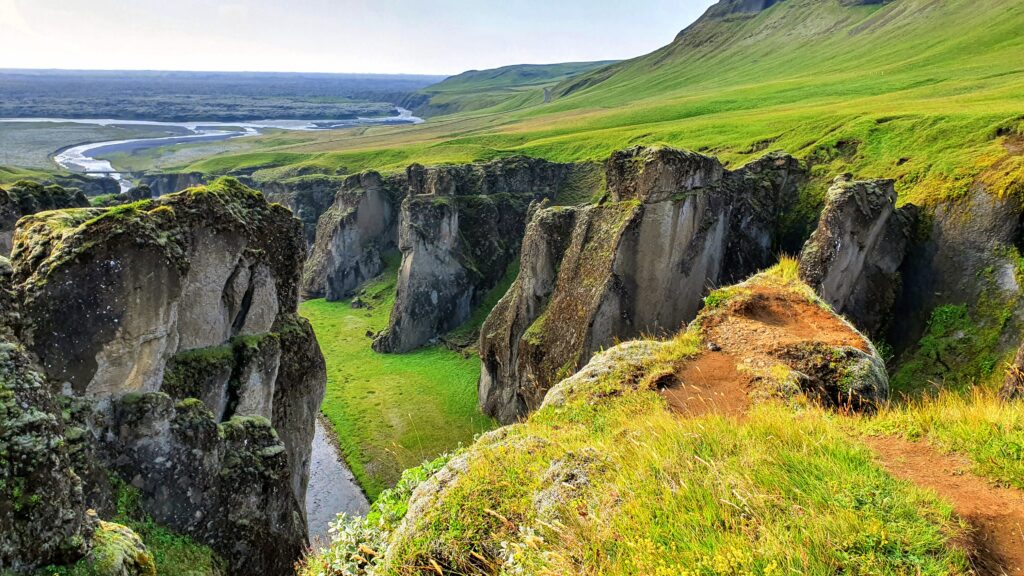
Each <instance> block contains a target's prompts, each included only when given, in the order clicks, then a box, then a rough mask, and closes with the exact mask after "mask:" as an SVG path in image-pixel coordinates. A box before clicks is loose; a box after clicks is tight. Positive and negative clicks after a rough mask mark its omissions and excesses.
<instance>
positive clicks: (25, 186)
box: [0, 181, 89, 256]
mask: <svg viewBox="0 0 1024 576" xmlns="http://www.w3.org/2000/svg"><path fill="white" fill-rule="evenodd" d="M88 205H89V199H88V198H86V197H85V194H82V193H81V192H79V191H78V190H68V189H65V188H62V187H61V186H58V185H56V184H51V185H49V186H43V185H42V184H37V183H35V182H27V181H22V182H16V183H15V184H14V185H12V186H10V187H8V189H7V190H4V189H3V188H0V256H7V255H8V254H10V253H11V247H12V245H13V237H14V225H15V224H16V223H17V222H18V219H19V218H21V217H22V216H26V215H28V214H35V213H36V212H42V211H44V210H58V209H61V208H80V207H83V206H88Z"/></svg>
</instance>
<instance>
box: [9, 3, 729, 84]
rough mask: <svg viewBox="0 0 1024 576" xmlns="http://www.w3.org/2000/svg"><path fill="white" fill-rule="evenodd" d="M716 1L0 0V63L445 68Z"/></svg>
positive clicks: (600, 39) (633, 32)
mask: <svg viewBox="0 0 1024 576" xmlns="http://www.w3.org/2000/svg"><path fill="white" fill-rule="evenodd" d="M713 3H714V0H220V1H213V0H0V68H68V69H104V70H106V69H113V70H204V71H205V70H210V71H233V70H245V71H274V72H357V73H385V74H401V73H408V74H439V75H449V74H456V73H459V72H463V71H465V70H471V69H485V68H495V67H498V66H504V65H509V64H523V63H529V64H545V63H555V62H575V61H589V60H614V59H623V58H630V57H633V56H639V55H641V54H646V53H647V52H650V51H652V50H654V49H656V48H658V47H660V46H664V45H665V44H667V43H669V42H670V41H671V40H672V38H673V37H674V36H675V35H676V33H678V32H679V31H680V30H682V29H683V28H685V27H686V26H687V25H688V24H689V23H691V22H692V21H693V20H695V19H696V18H697V17H699V16H700V15H701V14H702V13H703V12H704V10H706V9H707V7H708V6H710V5H711V4H713Z"/></svg>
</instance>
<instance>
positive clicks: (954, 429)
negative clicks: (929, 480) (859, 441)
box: [859, 389, 1024, 489]
mask: <svg viewBox="0 0 1024 576" xmlns="http://www.w3.org/2000/svg"><path fill="white" fill-rule="evenodd" d="M859 425H860V426H861V428H862V430H864V431H865V432H867V433H869V434H885V435H892V436H901V437H903V438H906V439H907V440H912V441H926V442H928V443H930V444H932V445H933V446H936V447H938V448H939V449H941V450H943V451H945V452H949V453H957V454H962V455H964V456H966V457H968V458H969V459H970V460H971V462H972V463H973V464H974V471H975V472H976V473H978V474H980V475H982V476H986V477H988V478H991V479H992V480H995V481H996V482H998V483H1000V484H1003V485H1007V486H1014V487H1016V488H1021V489H1024V402H1002V401H1001V400H1000V399H999V397H998V396H997V395H996V394H995V393H993V392H990V391H985V390H981V389H976V390H973V391H970V392H967V393H958V392H952V391H943V392H941V393H939V394H938V395H937V396H934V397H927V398H923V399H917V400H912V401H909V402H908V403H906V404H903V405H897V406H892V407H889V408H887V409H884V410H882V411H881V412H880V413H879V414H878V415H876V416H874V417H871V418H864V419H862V420H860V421H859Z"/></svg>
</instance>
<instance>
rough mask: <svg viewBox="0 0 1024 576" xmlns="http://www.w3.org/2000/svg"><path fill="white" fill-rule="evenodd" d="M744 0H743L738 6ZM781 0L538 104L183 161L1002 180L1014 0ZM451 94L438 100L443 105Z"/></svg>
mask: <svg viewBox="0 0 1024 576" xmlns="http://www.w3.org/2000/svg"><path fill="white" fill-rule="evenodd" d="M755 4H756V2H755ZM848 4H849V2H848V1H847V0H785V1H781V2H778V3H776V4H775V5H773V6H771V7H770V8H768V9H766V10H764V11H761V12H756V13H742V12H741V13H734V12H730V13H727V14H725V15H718V16H716V15H714V10H713V11H712V13H711V14H709V15H706V16H705V17H704V18H702V19H701V20H699V21H698V22H696V23H695V24H693V25H692V26H690V27H689V28H688V29H687V30H685V31H684V32H683V33H681V34H680V35H679V36H678V37H677V38H676V39H675V40H674V41H672V42H671V43H670V44H669V45H667V46H665V47H664V48H662V49H660V50H658V51H655V52H653V53H651V54H648V55H645V56H641V57H639V58H635V59H632V60H628V61H624V62H621V63H618V64H614V65H612V66H610V67H604V68H600V69H597V70H594V71H592V72H590V73H587V74H583V75H579V76H577V77H574V78H571V79H567V80H564V81H562V82H561V83H560V84H559V85H558V86H557V87H556V89H555V91H554V95H555V96H556V98H555V99H554V100H553V101H551V102H548V103H544V102H543V99H542V98H538V97H536V96H535V97H533V98H532V99H531V98H525V97H524V98H522V99H520V100H514V101H505V102H503V103H501V104H499V105H496V106H494V107H492V108H489V109H482V110H475V111H471V112H462V113H458V114H453V115H449V116H444V117H441V118H435V119H433V120H431V121H429V122H427V123H426V124H423V125H420V126H414V127H402V128H395V127H381V128H372V129H365V130H358V131H347V132H332V133H322V134H310V135H306V136H304V138H303V140H302V141H301V142H294V141H293V142H291V143H289V144H286V145H273V143H272V141H270V140H268V141H267V145H266V146H265V149H264V150H262V151H260V152H257V153H248V154H239V155H228V156H223V157H218V158H215V159H211V160H207V161H201V162H198V163H195V164H194V165H192V166H191V167H189V169H195V170H201V171H207V172H215V173H226V172H231V171H233V170H238V169H246V170H247V171H250V172H252V171H256V172H257V176H263V177H268V178H269V177H274V176H275V175H277V174H279V173H281V172H282V171H285V172H287V171H290V170H294V169H297V168H306V169H319V170H328V171H334V170H339V169H342V170H345V171H358V170H363V169H367V168H377V169H384V170H397V169H401V168H402V167H404V166H405V165H407V164H409V163H411V162H413V161H418V162H423V163H437V162H463V161H471V160H478V159H489V158H494V157H499V156H507V155H513V154H526V155H530V156H539V157H545V158H549V159H552V160H560V161H566V160H581V159H600V158H603V157H606V156H607V155H608V154H609V153H610V152H611V151H613V150H616V149H620V148H623V147H626V146H630V145H634V144H658V143H663V144H669V145H673V146H679V147H684V148H690V149H696V150H701V151H706V152H710V153H714V154H717V155H719V156H720V157H722V158H723V159H724V160H726V161H727V162H730V163H733V164H735V163H738V162H742V161H744V160H747V159H749V158H752V157H755V156H757V155H759V154H761V153H762V152H763V151H764V150H767V149H783V150H786V151H789V152H791V153H794V154H796V155H798V156H800V157H802V158H804V159H806V160H808V161H810V162H811V163H812V164H813V166H814V167H815V173H816V175H818V176H820V177H821V181H822V182H823V181H824V180H826V179H828V178H830V177H831V175H833V174H835V173H838V172H845V171H850V172H853V173H855V174H856V175H858V176H861V177H883V176H884V177H891V178H895V179H897V182H898V184H897V186H898V189H899V191H900V192H901V193H902V195H903V197H904V198H909V199H914V200H916V201H927V200H929V199H933V198H936V197H948V196H955V195H958V194H962V193H963V192H964V191H965V190H966V189H967V188H968V187H969V185H970V184H971V183H972V182H974V181H975V180H976V179H978V178H979V177H981V178H984V179H986V180H987V181H988V182H989V183H990V184H993V185H995V186H997V187H998V188H999V189H1000V190H1007V189H1010V188H1012V187H1013V186H1015V184H1014V182H1019V178H1020V176H1021V170H1022V166H1024V164H1022V159H1021V157H1020V155H1018V154H1015V153H1014V152H1013V150H1019V147H1017V146H1016V145H1014V144H1013V142H1012V141H1013V139H1014V138H1019V137H1020V134H1021V133H1024V127H1022V125H1021V120H1022V118H1024V36H1021V35H1020V34H1019V31H1020V30H1021V29H1024V3H1020V2H1005V1H1000V0H948V1H944V2H934V1H932V0H892V1H891V2H888V3H886V4H883V5H852V6H851V5H848ZM459 94H462V93H461V92H453V93H452V94H449V95H447V96H446V97H447V98H455V97H456V95H459Z"/></svg>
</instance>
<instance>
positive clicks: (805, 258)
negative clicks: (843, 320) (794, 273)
mask: <svg viewBox="0 0 1024 576" xmlns="http://www.w3.org/2000/svg"><path fill="white" fill-rule="evenodd" d="M917 218H918V210H917V207H916V206H913V205H907V206H904V207H902V208H899V209H897V208H896V189H895V187H894V183H893V181H892V180H872V181H867V182H854V181H853V180H852V179H851V178H850V177H849V176H840V177H839V178H837V179H836V181H835V183H834V184H833V186H832V188H831V189H830V190H829V191H828V197H827V200H826V204H825V210H824V212H823V213H822V215H821V219H820V221H819V223H818V228H817V230H815V232H814V234H813V235H812V236H811V238H810V240H808V241H807V244H806V245H805V246H804V249H803V252H802V253H801V255H800V277H801V279H803V281H804V282H806V283H807V284H809V285H810V286H811V287H813V288H814V289H815V290H816V291H817V292H818V294H819V295H820V296H821V297H822V299H824V300H825V301H826V302H828V303H829V305H830V306H832V308H834V309H835V310H836V311H837V312H838V313H840V314H843V315H845V316H846V317H847V318H849V319H850V320H852V321H853V323H854V324H855V325H856V326H857V327H858V328H860V329H861V330H863V331H865V332H866V333H868V334H870V335H872V336H881V335H883V334H884V333H885V332H886V328H887V323H888V322H889V321H890V319H891V312H892V307H893V304H894V303H895V302H896V299H897V297H898V296H899V293H900V290H901V284H902V281H901V275H900V267H901V266H902V265H903V260H904V258H905V257H906V254H907V248H908V245H909V242H910V239H911V238H910V237H911V234H912V232H913V231H914V227H915V225H916V223H917Z"/></svg>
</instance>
